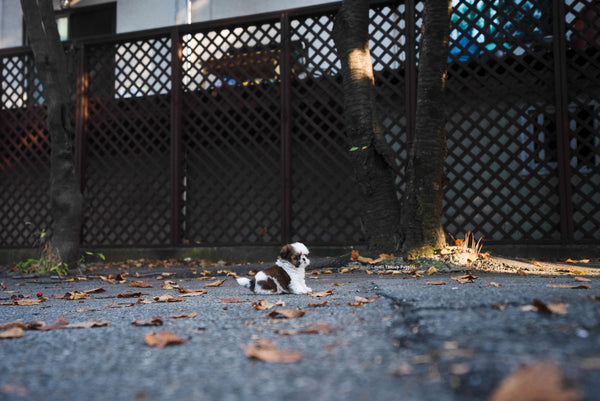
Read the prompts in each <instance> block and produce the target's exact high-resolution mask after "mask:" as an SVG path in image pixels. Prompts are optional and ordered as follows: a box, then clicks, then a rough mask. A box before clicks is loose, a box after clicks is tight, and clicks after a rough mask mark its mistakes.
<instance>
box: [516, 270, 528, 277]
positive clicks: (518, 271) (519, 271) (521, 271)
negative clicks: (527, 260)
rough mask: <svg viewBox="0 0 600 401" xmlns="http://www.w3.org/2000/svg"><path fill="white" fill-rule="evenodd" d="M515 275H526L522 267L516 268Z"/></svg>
mask: <svg viewBox="0 0 600 401" xmlns="http://www.w3.org/2000/svg"><path fill="white" fill-rule="evenodd" d="M517 276H523V277H525V276H527V273H526V272H525V270H523V269H518V270H517Z"/></svg>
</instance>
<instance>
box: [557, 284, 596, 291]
mask: <svg viewBox="0 0 600 401" xmlns="http://www.w3.org/2000/svg"><path fill="white" fill-rule="evenodd" d="M546 286H547V287H551V288H571V289H574V290H577V289H584V290H589V289H591V288H592V286H591V285H589V284H579V285H573V284H546Z"/></svg>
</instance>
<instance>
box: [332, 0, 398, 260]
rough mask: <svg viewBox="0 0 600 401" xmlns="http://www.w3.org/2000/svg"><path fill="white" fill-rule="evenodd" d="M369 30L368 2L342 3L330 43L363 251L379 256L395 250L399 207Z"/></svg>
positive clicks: (349, 1) (350, 0) (358, 0)
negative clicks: (340, 87) (337, 63)
mask: <svg viewBox="0 0 600 401" xmlns="http://www.w3.org/2000/svg"><path fill="white" fill-rule="evenodd" d="M368 28H369V2H368V1H366V0H344V2H343V3H342V6H341V8H340V10H339V12H338V14H337V15H336V18H335V22H334V28H333V38H334V41H335V44H336V47H337V50H338V57H339V59H340V62H341V66H342V70H341V71H342V79H343V92H344V120H345V125H346V139H347V145H348V149H349V156H350V161H351V164H352V167H353V170H354V175H355V177H356V180H357V183H358V185H359V187H360V190H361V193H362V198H363V199H362V202H363V205H362V208H361V210H362V213H361V216H360V219H361V223H362V228H363V232H364V234H365V237H366V242H367V249H366V251H367V252H368V253H371V254H378V253H381V252H386V253H389V252H394V251H396V250H397V249H398V247H399V237H398V224H399V221H400V205H399V201H398V197H397V195H396V186H395V184H394V176H395V168H394V164H393V158H392V157H391V149H390V147H389V146H388V144H387V143H386V141H385V138H384V134H383V132H382V129H381V125H380V123H379V120H378V118H377V112H376V105H375V87H374V83H375V81H374V77H373V66H372V63H371V54H370V52H369V29H368Z"/></svg>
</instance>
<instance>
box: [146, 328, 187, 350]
mask: <svg viewBox="0 0 600 401" xmlns="http://www.w3.org/2000/svg"><path fill="white" fill-rule="evenodd" d="M144 341H146V344H148V345H149V346H151V347H157V348H164V347H166V346H167V345H179V344H184V343H185V340H184V339H183V338H181V337H179V336H178V335H177V334H175V333H171V332H169V331H164V330H161V331H158V332H156V333H148V334H146V335H145V336H144Z"/></svg>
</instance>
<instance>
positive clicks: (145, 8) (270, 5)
mask: <svg viewBox="0 0 600 401" xmlns="http://www.w3.org/2000/svg"><path fill="white" fill-rule="evenodd" d="M189 1H190V6H191V8H190V13H188V10H187V7H188V0H117V1H116V3H117V33H122V32H131V31H139V30H143V29H152V28H160V27H165V26H171V25H179V24H186V23H188V22H201V21H209V20H214V19H221V18H230V17H239V16H244V15H251V14H258V13H264V12H271V11H278V10H285V9H289V8H298V7H306V6H312V5H315V4H324V3H330V2H333V1H334V0H189ZM53 2H54V6H55V8H56V9H58V8H59V0H53ZM108 2H111V0H71V7H85V6H91V5H95V4H102V3H108ZM188 16H189V17H191V18H188ZM190 19H191V21H190ZM22 25H23V18H22V16H21V3H20V1H19V0H0V48H5V47H13V46H21V45H22V39H23V26H22Z"/></svg>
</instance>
